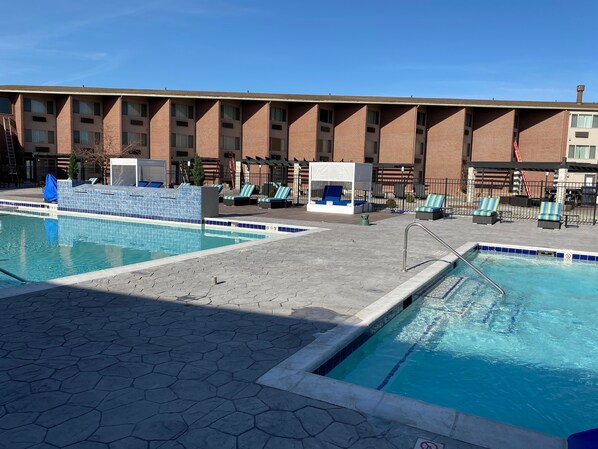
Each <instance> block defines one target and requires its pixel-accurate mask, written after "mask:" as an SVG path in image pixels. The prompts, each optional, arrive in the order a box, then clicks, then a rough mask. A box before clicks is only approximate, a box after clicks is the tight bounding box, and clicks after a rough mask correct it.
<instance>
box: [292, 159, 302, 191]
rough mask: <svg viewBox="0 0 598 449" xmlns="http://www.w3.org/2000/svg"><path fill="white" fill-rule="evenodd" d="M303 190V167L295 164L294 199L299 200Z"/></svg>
mask: <svg viewBox="0 0 598 449" xmlns="http://www.w3.org/2000/svg"><path fill="white" fill-rule="evenodd" d="M300 189H301V165H300V164H293V197H295V198H297V199H298V198H299V190H300Z"/></svg>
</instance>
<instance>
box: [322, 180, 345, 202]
mask: <svg viewBox="0 0 598 449" xmlns="http://www.w3.org/2000/svg"><path fill="white" fill-rule="evenodd" d="M342 194H343V186H338V185H328V186H326V187H324V192H322V199H321V200H318V201H316V204H328V202H329V201H330V202H332V204H336V205H338V204H339V203H340V201H341V195H342Z"/></svg>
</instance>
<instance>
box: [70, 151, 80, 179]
mask: <svg viewBox="0 0 598 449" xmlns="http://www.w3.org/2000/svg"><path fill="white" fill-rule="evenodd" d="M68 176H69V179H71V180H73V181H74V180H75V179H77V178H78V177H79V167H78V166H77V155H76V154H75V152H74V151H71V155H70V157H69V167H68Z"/></svg>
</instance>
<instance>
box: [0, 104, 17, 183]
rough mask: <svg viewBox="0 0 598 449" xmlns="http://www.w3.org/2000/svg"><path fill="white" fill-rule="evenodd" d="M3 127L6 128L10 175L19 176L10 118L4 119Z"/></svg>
mask: <svg viewBox="0 0 598 449" xmlns="http://www.w3.org/2000/svg"><path fill="white" fill-rule="evenodd" d="M2 127H3V128H4V138H5V139H6V152H7V153H8V172H9V173H8V174H9V175H16V174H17V158H16V156H15V148H14V143H13V140H12V124H11V122H10V118H9V117H6V116H4V117H2Z"/></svg>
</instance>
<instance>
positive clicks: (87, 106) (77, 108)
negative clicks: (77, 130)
mask: <svg viewBox="0 0 598 449" xmlns="http://www.w3.org/2000/svg"><path fill="white" fill-rule="evenodd" d="M73 113H75V114H81V115H101V107H100V103H98V102H93V101H86V100H73Z"/></svg>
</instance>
